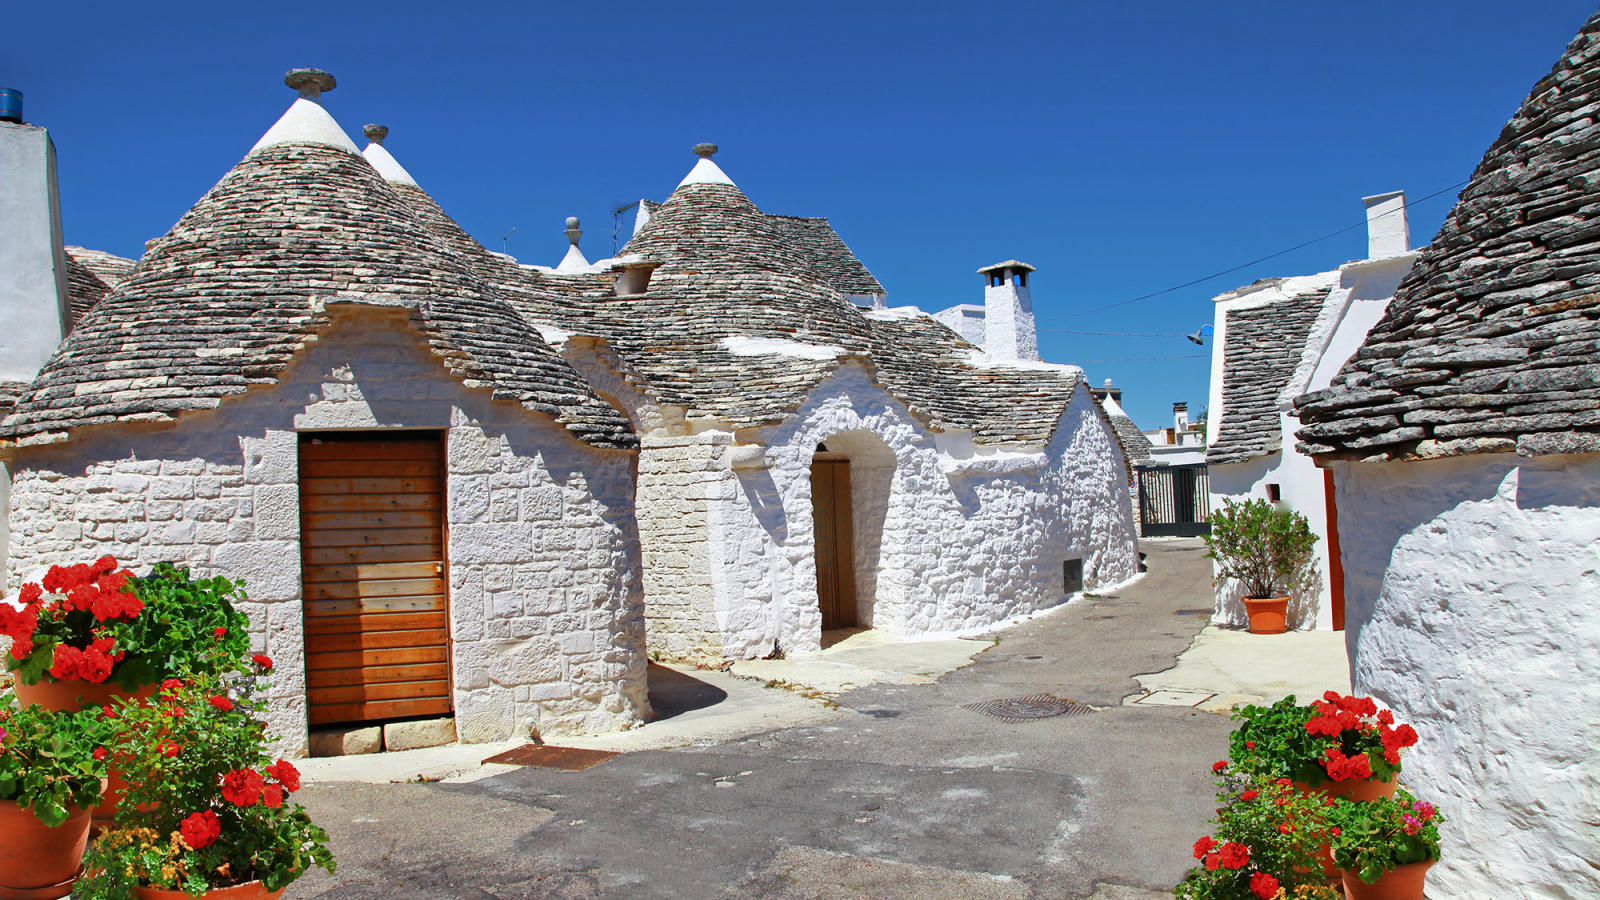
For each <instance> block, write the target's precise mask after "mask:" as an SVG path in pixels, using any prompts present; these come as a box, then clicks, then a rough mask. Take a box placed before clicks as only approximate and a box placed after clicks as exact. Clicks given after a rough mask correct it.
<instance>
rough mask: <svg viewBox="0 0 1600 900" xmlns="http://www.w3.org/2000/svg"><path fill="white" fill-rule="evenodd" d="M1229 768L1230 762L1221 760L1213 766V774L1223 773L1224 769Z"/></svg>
mask: <svg viewBox="0 0 1600 900" xmlns="http://www.w3.org/2000/svg"><path fill="white" fill-rule="evenodd" d="M1227 767H1228V761H1227V760H1225V759H1219V760H1217V761H1216V762H1214V763H1212V764H1211V771H1213V772H1221V771H1222V770H1223V769H1226V768H1227Z"/></svg>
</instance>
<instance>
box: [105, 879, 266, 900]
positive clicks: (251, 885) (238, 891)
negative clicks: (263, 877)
mask: <svg viewBox="0 0 1600 900" xmlns="http://www.w3.org/2000/svg"><path fill="white" fill-rule="evenodd" d="M285 890H287V888H278V889H277V890H275V891H269V890H267V888H266V885H264V884H262V883H261V882H259V881H247V882H245V883H244V884H236V885H234V886H233V887H225V888H212V889H211V890H209V891H206V892H205V893H204V894H202V895H201V896H202V897H205V898H208V900H278V898H279V897H282V896H283V892H284V891H285ZM133 896H134V897H135V898H136V900H194V898H192V897H190V896H189V895H188V894H185V893H184V892H183V891H167V890H162V889H161V888H152V887H136V888H134V889H133Z"/></svg>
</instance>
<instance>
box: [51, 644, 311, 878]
mask: <svg viewBox="0 0 1600 900" xmlns="http://www.w3.org/2000/svg"><path fill="white" fill-rule="evenodd" d="M255 662H256V665H257V667H258V670H259V671H262V672H265V671H267V670H269V669H270V668H271V660H269V659H267V658H266V657H265V656H257V657H255ZM253 686H254V685H253V684H252V683H251V682H248V681H247V682H244V683H239V682H237V681H235V683H234V684H233V688H232V689H231V690H230V688H229V683H228V679H224V678H222V677H221V676H219V675H217V674H215V673H203V674H199V675H194V676H191V677H189V678H186V679H181V680H180V679H170V680H168V681H166V682H163V684H162V686H161V691H160V693H159V694H158V695H157V696H156V697H155V699H154V700H152V701H151V702H148V703H142V704H141V703H136V702H131V701H127V700H124V701H120V702H119V704H118V706H117V708H116V709H115V710H114V718H112V720H111V721H112V722H114V723H115V728H116V736H117V746H116V750H115V751H114V752H115V755H116V759H117V762H118V763H119V764H120V765H122V766H124V767H126V768H127V770H128V771H137V772H141V773H143V774H144V776H145V777H142V778H140V779H138V780H137V781H136V783H134V784H132V785H130V787H129V788H128V793H127V797H126V800H125V801H124V803H123V804H122V806H121V807H120V808H119V809H118V810H117V816H116V823H115V827H114V828H112V829H110V830H108V831H106V832H104V833H102V834H101V835H100V836H99V837H97V838H96V839H95V841H94V843H93V844H92V845H91V846H90V848H89V853H88V856H87V857H86V864H87V866H88V868H89V871H90V874H89V875H88V876H86V877H85V878H84V879H83V880H82V881H80V882H79V884H78V887H77V889H76V891H77V893H76V894H75V895H74V896H77V897H80V898H86V900H111V898H117V900H128V898H138V900H177V898H180V897H184V896H189V897H211V898H216V900H221V898H229V900H258V898H276V897H279V896H281V895H282V893H283V890H284V888H285V887H286V886H287V885H288V884H289V883H290V882H292V881H294V880H295V879H296V878H298V877H300V876H301V875H302V874H304V873H305V871H306V870H307V869H308V868H310V867H311V866H313V865H317V866H321V867H323V868H325V869H327V870H329V871H332V870H333V866H334V863H333V857H332V855H331V854H330V853H329V852H328V849H327V846H326V841H327V834H326V833H325V832H323V830H322V829H321V828H318V827H317V826H316V825H315V824H313V823H312V821H311V818H310V817H309V816H308V815H307V814H306V811H305V808H304V807H302V806H300V805H298V804H296V803H293V802H292V801H291V799H290V795H291V794H293V793H294V792H295V791H296V790H298V789H299V787H300V775H299V772H297V771H296V770H295V768H294V766H293V765H291V764H290V763H289V762H287V761H285V760H282V759H278V760H274V759H273V757H272V756H271V755H269V754H268V752H267V746H268V744H269V739H268V737H267V736H266V727H265V725H264V724H263V723H262V722H261V721H259V720H258V719H256V718H255V717H254V715H253V713H254V712H256V711H257V710H258V709H259V706H260V704H259V703H257V702H256V701H254V700H253V699H251V693H252V691H251V688H252V687H253Z"/></svg>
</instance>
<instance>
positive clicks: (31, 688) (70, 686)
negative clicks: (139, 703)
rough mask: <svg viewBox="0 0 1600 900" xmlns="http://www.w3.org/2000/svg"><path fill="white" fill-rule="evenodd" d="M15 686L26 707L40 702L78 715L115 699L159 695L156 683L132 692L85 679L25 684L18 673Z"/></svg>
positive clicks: (114, 683) (45, 706)
mask: <svg viewBox="0 0 1600 900" xmlns="http://www.w3.org/2000/svg"><path fill="white" fill-rule="evenodd" d="M11 685H12V687H13V688H14V689H15V690H16V692H17V700H18V701H19V702H21V703H22V705H23V706H28V705H30V704H33V703H37V704H39V705H40V706H42V707H44V708H45V709H48V710H50V711H51V712H77V711H78V710H80V709H88V708H90V707H93V706H104V705H106V704H107V703H110V702H111V700H112V698H113V697H138V698H139V699H141V700H142V699H144V698H146V697H153V696H155V693H156V685H153V684H147V685H145V686H144V687H142V688H139V689H138V690H137V691H133V692H132V693H129V692H128V691H125V690H123V689H122V688H121V686H119V685H118V684H117V683H116V682H114V681H106V682H101V683H99V684H96V683H94V682H92V681H84V680H82V679H81V678H69V679H67V680H65V681H51V680H49V678H41V679H39V683H38V684H23V683H22V679H20V678H18V677H17V674H16V673H15V672H13V673H11Z"/></svg>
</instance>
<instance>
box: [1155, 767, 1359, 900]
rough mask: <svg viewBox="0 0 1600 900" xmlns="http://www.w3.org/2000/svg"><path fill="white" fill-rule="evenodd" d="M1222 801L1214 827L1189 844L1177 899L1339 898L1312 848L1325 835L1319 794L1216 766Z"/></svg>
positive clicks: (1282, 781) (1281, 781)
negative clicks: (1189, 859) (1190, 857)
mask: <svg viewBox="0 0 1600 900" xmlns="http://www.w3.org/2000/svg"><path fill="white" fill-rule="evenodd" d="M1215 769H1216V771H1217V773H1218V774H1219V776H1220V779H1221V786H1220V790H1219V791H1218V794H1217V799H1218V800H1219V801H1221V802H1222V803H1223V806H1222V807H1221V808H1220V809H1218V810H1217V816H1216V818H1215V819H1214V820H1213V822H1214V823H1215V825H1216V828H1215V829H1214V830H1213V832H1212V834H1208V835H1205V836H1204V837H1201V838H1200V839H1199V840H1197V841H1195V844H1194V851H1193V852H1194V858H1195V860H1196V861H1197V864H1196V866H1195V868H1194V869H1193V870H1191V871H1190V872H1189V873H1188V874H1187V875H1185V876H1184V878H1183V881H1181V882H1179V884H1178V886H1177V887H1176V888H1175V889H1174V891H1173V894H1174V896H1176V897H1178V898H1180V900H1274V898H1279V897H1285V896H1292V897H1297V898H1302V897H1303V898H1327V900H1334V898H1335V897H1337V894H1336V893H1335V891H1334V889H1333V888H1332V887H1330V886H1329V884H1328V881H1327V877H1326V875H1324V874H1323V871H1322V866H1321V865H1320V864H1319V862H1318V860H1317V851H1318V849H1319V848H1320V847H1321V846H1322V843H1323V841H1324V839H1325V835H1326V833H1327V826H1326V818H1327V812H1328V809H1327V807H1325V806H1324V805H1323V802H1322V800H1321V798H1319V797H1312V796H1309V795H1306V794H1302V793H1300V792H1299V791H1296V790H1295V789H1294V787H1293V785H1292V784H1291V783H1290V782H1289V780H1288V779H1287V778H1283V779H1269V778H1263V777H1260V776H1248V775H1244V774H1242V773H1240V772H1238V771H1237V770H1234V769H1232V768H1231V767H1230V766H1229V765H1228V764H1227V763H1226V762H1219V763H1217V765H1216V767H1215Z"/></svg>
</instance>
